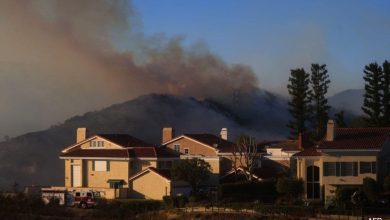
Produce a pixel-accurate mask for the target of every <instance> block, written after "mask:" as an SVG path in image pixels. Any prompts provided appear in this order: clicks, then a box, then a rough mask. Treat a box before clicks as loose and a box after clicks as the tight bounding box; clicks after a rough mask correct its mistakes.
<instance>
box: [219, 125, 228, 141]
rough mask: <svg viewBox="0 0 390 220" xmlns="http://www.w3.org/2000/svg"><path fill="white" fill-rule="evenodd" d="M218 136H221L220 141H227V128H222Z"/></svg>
mask: <svg viewBox="0 0 390 220" xmlns="http://www.w3.org/2000/svg"><path fill="white" fill-rule="evenodd" d="M220 135H221V138H222V139H224V140H227V138H228V130H227V128H222V129H221V133H220Z"/></svg>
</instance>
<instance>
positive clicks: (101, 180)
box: [60, 128, 179, 199]
mask: <svg viewBox="0 0 390 220" xmlns="http://www.w3.org/2000/svg"><path fill="white" fill-rule="evenodd" d="M76 139H77V142H76V143H75V144H73V145H71V146H69V147H67V148H65V149H64V150H63V151H62V152H61V155H60V159H62V160H64V163H65V187H66V188H67V189H68V190H94V191H98V192H100V193H101V195H102V196H103V197H106V198H109V199H112V198H127V197H129V196H130V195H132V194H134V193H133V192H134V191H135V192H138V191H139V190H138V189H137V188H133V182H134V179H130V177H133V176H134V175H136V174H137V173H140V172H143V171H144V170H148V169H154V172H160V171H159V170H164V169H170V168H171V166H172V164H173V162H174V161H175V160H178V159H179V155H178V154H177V153H176V152H175V151H173V150H170V149H168V148H165V147H156V146H154V145H152V144H149V143H146V142H144V141H142V140H140V139H138V138H135V137H132V136H130V135H127V134H96V135H93V136H91V137H87V129H86V128H78V129H77V136H76ZM162 172H163V171H162ZM141 176H142V175H141ZM170 192H171V190H167V191H165V190H164V192H163V193H165V195H170V194H169V193H170ZM148 193H151V194H153V192H148ZM153 195H154V194H153ZM144 197H148V195H144ZM153 198H156V197H153ZM160 199H162V196H161V198H160Z"/></svg>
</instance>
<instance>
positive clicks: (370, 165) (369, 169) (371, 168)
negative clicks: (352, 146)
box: [360, 161, 376, 173]
mask: <svg viewBox="0 0 390 220" xmlns="http://www.w3.org/2000/svg"><path fill="white" fill-rule="evenodd" d="M360 173H376V162H375V161H373V162H360Z"/></svg>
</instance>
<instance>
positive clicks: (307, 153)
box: [293, 147, 321, 157]
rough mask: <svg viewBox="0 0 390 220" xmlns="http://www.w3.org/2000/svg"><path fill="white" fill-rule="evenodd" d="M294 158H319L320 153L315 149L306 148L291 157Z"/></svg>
mask: <svg viewBox="0 0 390 220" xmlns="http://www.w3.org/2000/svg"><path fill="white" fill-rule="evenodd" d="M293 156H294V157H316V156H321V152H319V150H318V149H317V148H315V147H310V148H306V149H305V150H303V151H301V152H298V153H296V154H294V155H293Z"/></svg>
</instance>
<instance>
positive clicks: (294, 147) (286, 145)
mask: <svg viewBox="0 0 390 220" xmlns="http://www.w3.org/2000/svg"><path fill="white" fill-rule="evenodd" d="M268 148H271V149H273V148H281V149H282V151H299V150H300V149H299V146H298V140H284V141H279V142H276V143H273V144H271V145H269V146H268Z"/></svg>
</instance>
